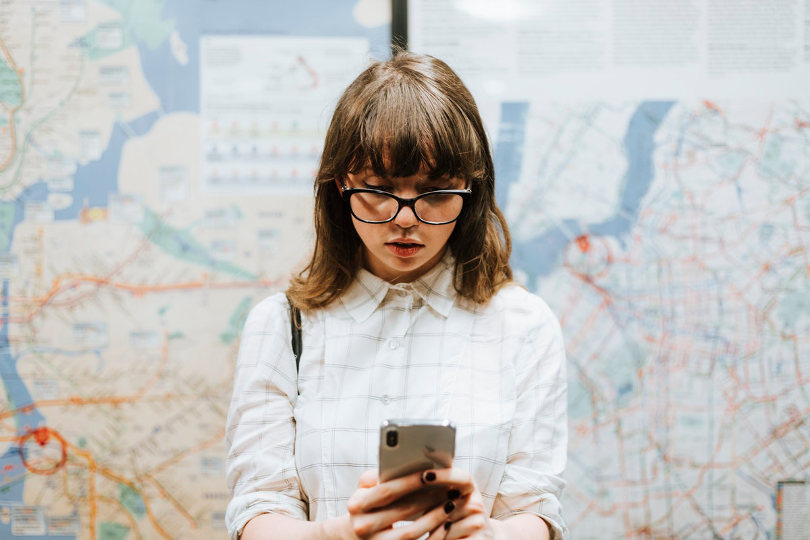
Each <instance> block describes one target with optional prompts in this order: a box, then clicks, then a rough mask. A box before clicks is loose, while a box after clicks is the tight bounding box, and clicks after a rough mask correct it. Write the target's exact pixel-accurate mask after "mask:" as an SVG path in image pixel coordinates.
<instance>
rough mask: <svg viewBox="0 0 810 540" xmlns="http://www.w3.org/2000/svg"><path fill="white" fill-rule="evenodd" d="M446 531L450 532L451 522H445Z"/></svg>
mask: <svg viewBox="0 0 810 540" xmlns="http://www.w3.org/2000/svg"><path fill="white" fill-rule="evenodd" d="M444 530H445V531H449V530H450V522H449V521H445V522H444Z"/></svg>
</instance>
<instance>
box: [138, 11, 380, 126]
mask: <svg viewBox="0 0 810 540" xmlns="http://www.w3.org/2000/svg"><path fill="white" fill-rule="evenodd" d="M162 16H163V19H164V20H172V19H173V20H174V22H175V30H177V33H178V34H179V36H180V39H181V40H182V41H183V43H185V45H186V48H187V50H186V53H187V55H188V63H187V64H185V65H182V64H180V63H179V62H178V61H177V60H176V59H175V58H174V56H173V55H172V52H171V44H170V41H169V40H168V39H167V40H165V41H164V42H163V43H162V44H161V45H160V46H159V47H157V48H156V49H154V50H152V49H150V48H149V47H148V45H147V44H146V43H145V42H143V41H141V40H137V39H136V43H137V44H138V52H139V54H140V57H141V64H142V66H143V71H144V75H145V76H146V80H147V81H148V82H149V84H150V86H151V87H152V89H153V90H154V92H155V93H156V94H157V95H158V97H159V98H160V101H161V105H162V108H163V112H165V113H172V112H177V111H190V112H200V88H199V82H200V37H201V36H203V35H205V34H234V35H251V34H252V35H256V34H260V35H279V36H314V37H365V38H368V40H369V42H370V46H371V53H372V55H373V56H375V57H382V56H385V54H386V53H387V51H388V48H389V43H390V40H391V38H390V32H391V30H390V25H388V24H385V25H382V26H378V27H374V28H366V27H364V26H361V25H360V24H358V23H357V21H355V20H354V17H353V16H352V10H351V5H347V3H345V2H324V1H323V0H318V1H315V0H298V1H297V2H268V1H267V0H196V1H194V0H168V1H167V2H166V4H165V5H164V7H163V14H162ZM256 52H257V54H261V51H256Z"/></svg>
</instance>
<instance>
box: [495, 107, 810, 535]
mask: <svg viewBox="0 0 810 540" xmlns="http://www.w3.org/2000/svg"><path fill="white" fill-rule="evenodd" d="M499 140H500V141H501V142H500V143H499V145H498V147H497V150H498V154H497V155H498V157H497V158H496V167H497V168H498V180H499V182H500V185H501V192H500V193H499V199H500V200H502V201H503V200H506V201H508V202H507V204H506V205H505V212H506V215H507V219H508V220H509V221H510V223H512V232H513V234H514V243H515V247H514V254H513V264H514V266H515V267H516V269H517V271H518V272H520V274H521V277H522V279H523V280H524V281H525V282H526V283H527V284H529V285H530V286H531V287H532V288H534V289H535V290H537V291H538V293H539V294H540V295H541V296H543V297H544V298H545V299H546V300H547V301H548V302H549V304H550V305H551V306H552V309H553V310H554V311H555V312H556V313H557V315H558V317H559V318H560V322H561V324H562V327H563V332H564V334H565V339H566V350H567V354H568V360H569V364H568V369H569V388H568V392H569V464H568V469H567V471H566V479H567V481H568V487H567V491H566V494H565V499H564V504H563V507H564V509H565V511H566V519H567V521H568V523H569V526H570V528H571V529H572V531H573V534H574V536H575V537H576V538H579V539H583V538H587V539H591V538H593V539H596V538H774V537H775V535H776V525H777V523H776V521H777V512H776V510H777V487H778V482H780V481H793V482H802V481H807V480H810V479H808V471H810V452H809V451H808V450H809V449H810V426H808V422H807V419H808V417H810V395H809V393H808V382H810V252H808V248H809V247H810V144H808V142H810V103H807V102H803V103H797V102H777V103H769V102H763V103H757V102H750V101H745V102H742V103H739V102H734V101H731V102H713V101H705V100H704V101H697V102H688V103H678V102H641V103H631V104H623V105H622V104H615V103H614V104H608V103H588V104H575V105H571V104H568V105H557V106H550V105H548V104H530V103H508V104H504V105H503V106H502V111H501V127H500V133H499ZM572 193H573V194H574V195H575V196H573V197H572V196H571V194H572ZM805 485H810V484H805ZM805 500H807V499H805ZM807 526H810V524H807V523H806V522H805V524H804V527H807ZM794 530H795V529H794ZM800 530H803V531H804V532H803V533H802V534H804V533H807V532H808V529H807V528H804V529H800ZM799 537H801V536H796V538H799Z"/></svg>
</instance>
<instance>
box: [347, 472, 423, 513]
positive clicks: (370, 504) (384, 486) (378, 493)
mask: <svg viewBox="0 0 810 540" xmlns="http://www.w3.org/2000/svg"><path fill="white" fill-rule="evenodd" d="M427 478H428V479H430V478H432V479H434V480H435V478H436V476H435V474H434V475H432V476H431V475H427ZM431 486H432V484H431V483H430V481H429V480H426V478H425V475H424V474H423V473H418V472H417V473H413V474H409V475H406V476H403V477H401V478H395V479H393V480H388V481H387V482H383V483H381V484H377V485H376V486H373V487H371V488H369V489H368V490H366V491H363V493H362V498H361V499H359V500H358V503H359V504H360V510H362V511H364V512H370V511H372V510H374V509H375V508H383V507H385V506H388V505H389V504H392V503H393V502H395V501H397V500H398V499H401V498H402V497H404V496H405V495H408V494H410V493H414V492H417V491H423V490H425V489H427V488H429V487H431Z"/></svg>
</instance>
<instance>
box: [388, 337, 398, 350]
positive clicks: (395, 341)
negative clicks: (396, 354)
mask: <svg viewBox="0 0 810 540" xmlns="http://www.w3.org/2000/svg"><path fill="white" fill-rule="evenodd" d="M388 348H389V349H391V350H392V351H393V350H394V349H398V348H399V340H398V339H396V338H391V339H389V340H388Z"/></svg>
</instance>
